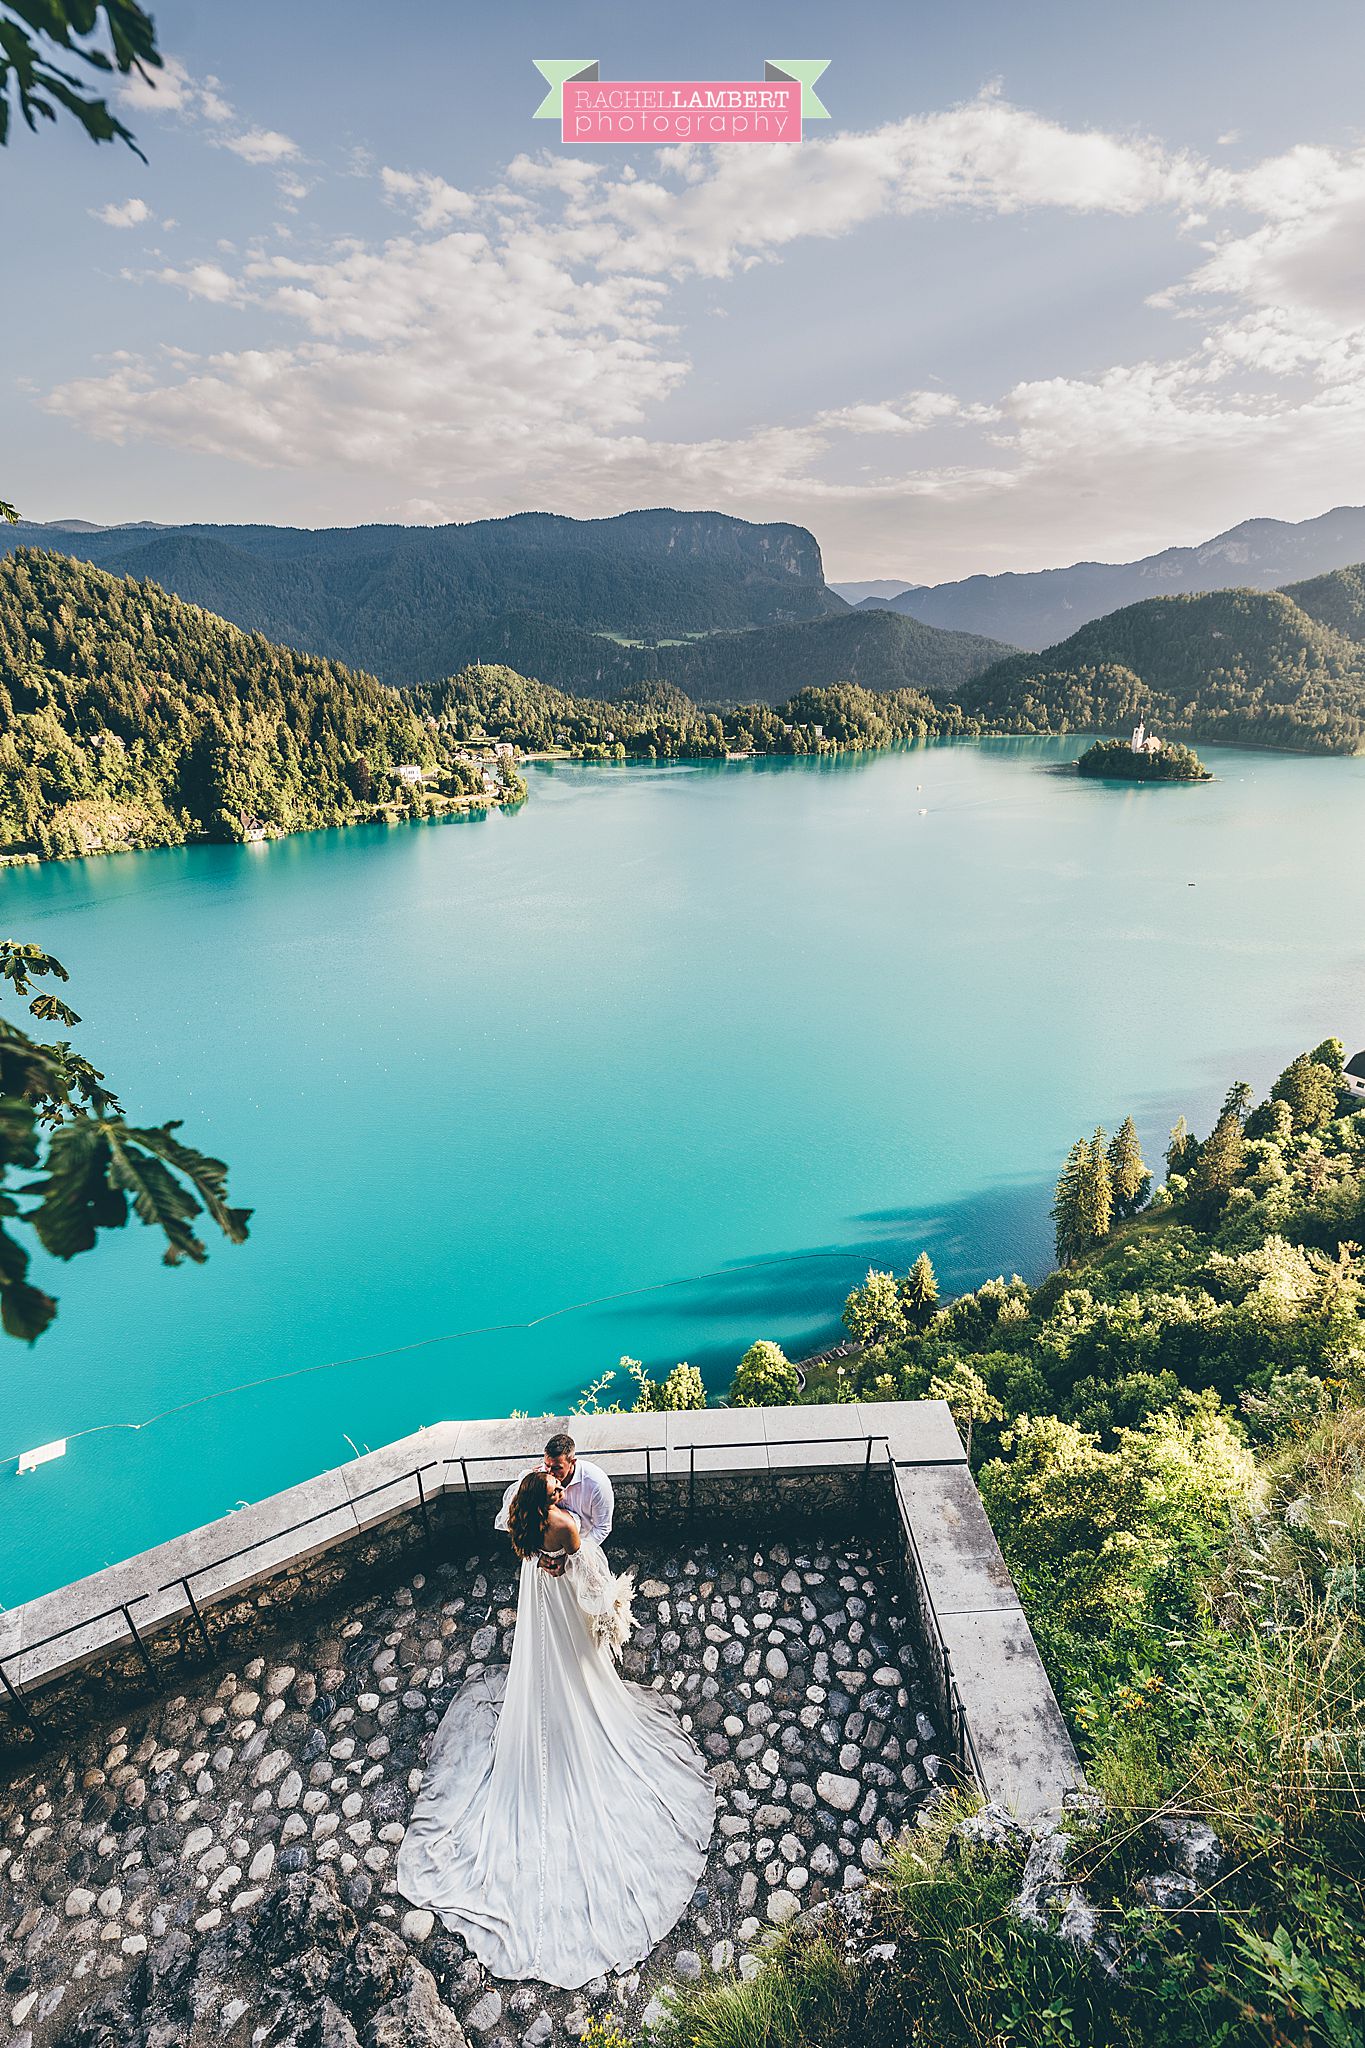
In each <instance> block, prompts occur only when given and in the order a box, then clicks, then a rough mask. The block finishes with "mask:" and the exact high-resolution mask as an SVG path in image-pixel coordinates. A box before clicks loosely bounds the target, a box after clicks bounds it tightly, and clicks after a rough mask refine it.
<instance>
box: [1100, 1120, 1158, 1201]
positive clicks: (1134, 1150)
mask: <svg viewBox="0 0 1365 2048" xmlns="http://www.w3.org/2000/svg"><path fill="white" fill-rule="evenodd" d="M1108 1159H1109V1174H1110V1179H1111V1182H1112V1186H1113V1192H1114V1213H1115V1215H1116V1216H1119V1217H1121V1218H1122V1217H1127V1216H1135V1215H1136V1214H1137V1212H1138V1210H1139V1209H1140V1208H1141V1207H1142V1205H1143V1203H1144V1202H1145V1201H1146V1199H1147V1197H1148V1195H1149V1194H1150V1193H1151V1188H1152V1176H1151V1174H1150V1173H1149V1172H1148V1170H1147V1162H1146V1160H1145V1159H1144V1158H1143V1156H1142V1148H1141V1146H1140V1145H1139V1144H1138V1134H1137V1130H1136V1127H1135V1126H1134V1123H1133V1119H1132V1118H1131V1117H1130V1116H1126V1117H1125V1118H1124V1119H1123V1122H1122V1123H1121V1124H1120V1125H1119V1127H1118V1129H1117V1131H1115V1133H1114V1135H1113V1137H1112V1138H1111V1139H1110V1141H1109V1153H1108Z"/></svg>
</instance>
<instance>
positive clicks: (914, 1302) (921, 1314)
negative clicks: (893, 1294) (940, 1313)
mask: <svg viewBox="0 0 1365 2048" xmlns="http://www.w3.org/2000/svg"><path fill="white" fill-rule="evenodd" d="M900 1297H901V1306H902V1307H903V1308H904V1310H905V1314H906V1317H907V1319H908V1321H910V1322H912V1323H927V1322H928V1320H929V1318H930V1317H931V1316H932V1315H933V1313H934V1310H935V1309H936V1308H937V1307H938V1275H937V1274H936V1273H935V1271H934V1264H933V1260H932V1259H931V1258H930V1257H929V1254H928V1252H921V1253H920V1255H919V1257H918V1258H917V1259H916V1260H915V1263H914V1265H913V1266H912V1267H911V1268H910V1271H909V1272H908V1273H907V1274H906V1276H905V1278H904V1279H903V1280H902V1281H901V1285H900Z"/></svg>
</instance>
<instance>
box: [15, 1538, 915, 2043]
mask: <svg viewBox="0 0 1365 2048" xmlns="http://www.w3.org/2000/svg"><path fill="white" fill-rule="evenodd" d="M675 1540H676V1539H675ZM613 1561H614V1562H615V1563H616V1564H617V1566H618V1567H620V1566H623V1565H624V1564H626V1563H627V1562H629V1563H631V1564H633V1565H634V1566H635V1568H636V1572H637V1578H638V1582H639V1597H638V1598H637V1601H636V1613H637V1616H638V1617H639V1620H640V1626H639V1628H638V1630H637V1633H636V1635H635V1638H634V1640H633V1641H632V1643H631V1644H630V1646H629V1647H628V1649H627V1652H626V1663H625V1669H626V1675H627V1676H628V1677H630V1678H632V1679H635V1680H637V1681H639V1682H642V1683H645V1684H650V1685H653V1686H656V1687H659V1688H661V1689H663V1690H664V1691H666V1692H668V1693H670V1694H672V1695H675V1696H676V1698H677V1700H678V1705H679V1711H680V1712H681V1714H682V1716H683V1719H684V1725H685V1726H688V1727H690V1728H691V1730H692V1732H693V1734H694V1736H695V1738H696V1740H697V1742H698V1743H699V1745H700V1746H701V1748H702V1750H703V1752H704V1754H705V1755H706V1758H707V1761H708V1764H709V1766H710V1770H711V1775H712V1777H713V1779H714V1781H715V1784H716V1786H717V1790H718V1792H719V1794H720V1801H719V1811H718V1824H717V1829H716V1834H715V1838H714V1841H713V1844H712V1851H711V1856H710V1859H709V1862H708V1866H707V1869H706V1871H705V1873H704V1875H703V1879H702V1882H701V1884H700V1885H699V1887H698V1889H697V1892H696V1894H695V1897H694V1899H693V1901H692V1904H691V1905H690V1907H689V1908H688V1910H687V1912H685V1913H684V1915H683V1918H682V1920H681V1921H680V1923H679V1925H678V1927H677V1928H676V1929H675V1930H674V1932H673V1934H672V1935H671V1936H670V1937H669V1938H668V1940H667V1941H666V1942H665V1943H663V1944H662V1945H661V1947H660V1948H659V1949H658V1950H656V1951H655V1953H654V1955H653V1956H651V1957H650V1958H649V1960H648V1961H647V1962H646V1963H645V1964H644V1965H643V1966H642V1968H641V1969H640V1970H638V1971H628V1972H625V1973H622V1974H621V1975H620V1976H617V1977H614V1978H612V1979H610V1980H608V1979H605V1978H601V1979H597V1980H595V1981H594V1982H593V1983H592V1984H590V1985H589V1986H588V1987H587V1989H586V1991H584V1992H579V1993H564V1992H560V1991H554V1990H550V1989H547V1988H546V1987H543V1986H534V1985H511V1984H505V1983H495V1982H493V1981H492V1980H491V1979H490V1978H489V1976H488V1974H487V1972H486V1971H485V1970H484V1969H483V1968H482V1966H481V1965H480V1964H479V1963H478V1962H477V1961H475V1960H474V1958H473V1957H471V1956H470V1955H469V1953H468V1951H467V1950H466V1949H465V1947H464V1944H463V1943H462V1942H461V1941H459V1940H458V1939H457V1938H456V1937H454V1936H452V1935H449V1934H447V1933H446V1932H445V1931H444V1929H442V1928H441V1927H440V1925H439V1923H436V1924H434V1923H433V1921H432V1917H431V1915H430V1914H429V1913H426V1912H417V1911H412V1910H410V1909H409V1908H408V1906H407V1905H406V1903H405V1902H404V1901H403V1899H402V1898H401V1897H400V1896H399V1894H398V1893H397V1891H396V1890H395V1887H394V1880H393V1867H394V1859H395V1856H396V1853H397V1848H398V1844H399V1842H400V1841H401V1840H402V1835H403V1828H404V1823H405V1821H406V1818H407V1814H408V1811H409V1808H410V1806H411V1803H412V1799H413V1797H414V1795H415V1793H416V1791H417V1788H418V1786H419V1785H420V1783H421V1776H422V1767H423V1763H424V1760H425V1756H426V1753H427V1749H428V1747H429V1745H430V1741H431V1736H432V1732H433V1731H434V1729H435V1728H436V1726H437V1723H438V1722H439V1720H440V1717H441V1714H442V1713H443V1711H444V1710H445V1708H446V1706H447V1705H448V1704H449V1702H450V1700H451V1698H452V1697H453V1695H454V1693H455V1692H456V1690H457V1689H458V1687H459V1685H460V1684H461V1682H462V1681H463V1680H464V1679H465V1678H467V1677H469V1676H470V1675H472V1674H473V1673H474V1672H476V1671H477V1670H478V1669H479V1668H480V1667H481V1666H482V1665H484V1664H486V1663H491V1662H495V1661H497V1660H500V1659H505V1658H506V1657H507V1656H508V1655H509V1653H510V1649H511V1640H512V1627H513V1623H514V1620H515V1608H514V1600H515V1590H514V1579H513V1571H512V1560H511V1559H510V1557H509V1556H508V1554H507V1553H506V1552H499V1553H498V1554H497V1555H496V1556H494V1557H491V1558H490V1557H489V1556H488V1555H486V1554H485V1555H484V1556H482V1557H478V1556H475V1557H461V1558H459V1559H457V1560H455V1561H453V1562H445V1563H441V1564H439V1565H436V1566H435V1567H434V1568H433V1567H431V1566H427V1567H426V1568H424V1569H417V1568H415V1567H414V1565H413V1564H412V1562H411V1560H410V1561H409V1563H408V1567H407V1569H406V1571H404V1570H403V1569H402V1568H400V1567H395V1568H394V1571H393V1573H392V1574H391V1576H390V1577H389V1579H388V1582H387V1583H384V1582H382V1581H381V1582H379V1583H378V1584H375V1583H370V1584H369V1585H367V1586H366V1587H365V1589H364V1590H363V1591H361V1592H359V1593H358V1594H357V1595H356V1597H355V1598H354V1601H353V1603H352V1604H351V1605H350V1606H349V1607H346V1606H342V1605H335V1606H333V1607H332V1608H331V1609H330V1610H329V1611H326V1612H319V1611H318V1610H313V1611H312V1612H311V1613H308V1614H306V1615H300V1616H298V1617H297V1625H298V1628H299V1631H300V1632H299V1633H298V1635H296V1636H291V1635H289V1634H287V1633H278V1632H277V1633H276V1635H275V1636H274V1638H273V1639H272V1640H271V1641H270V1643H269V1646H268V1648H267V1647H265V1646H264V1645H262V1653H261V1654H258V1655H251V1656H246V1657H242V1658H241V1660H240V1661H239V1662H237V1663H235V1664H233V1665H232V1666H231V1667H228V1666H227V1665H225V1664H218V1665H215V1666H211V1667H210V1666H205V1667H204V1668H203V1669H202V1670H201V1671H198V1672H195V1673H193V1674H189V1673H186V1674H184V1677H183V1678H182V1681H181V1682H182V1683H184V1685H185V1689H184V1690H183V1691H180V1692H177V1693H175V1694H173V1695H170V1694H168V1695H167V1696H165V1697H163V1698H161V1699H158V1700H154V1701H152V1702H151V1703H149V1704H148V1705H146V1706H144V1707H142V1708H140V1709H139V1710H138V1711H136V1712H135V1713H129V1714H127V1715H126V1716H125V1718H123V1719H122V1720H118V1721H115V1720H112V1719H111V1720H110V1721H109V1722H108V1723H107V1724H106V1725H104V1726H92V1727H90V1729H89V1731H88V1733H87V1734H86V1735H84V1737H83V1738H82V1739H81V1740H80V1741H78V1742H76V1743H68V1744H67V1745H65V1746H64V1747H60V1748H56V1749H48V1750H44V1751H40V1752H37V1753H36V1754H35V1756H34V1759H33V1762H32V1764H31V1765H29V1766H27V1767H26V1766H25V1764H24V1762H23V1761H22V1760H21V1761H20V1762H19V1763H18V1764H17V1765H16V1766H15V1767H14V1772H13V1774H12V1775H11V1776H10V1777H9V1778H8V1781H7V1782H6V1783H5V1784H4V1785H3V1787H0V1986H2V1987H3V1989H2V1990H0V2033H2V2032H3V2023H4V2022H8V2023H9V2028H10V2034H9V2039H10V2041H11V2043H12V2048H57V2044H61V2048H182V2044H184V2043H190V2044H198V2043H201V2042H202V2043H205V2044H207V2043H215V2044H219V2043H221V2044H226V2048H247V2044H248V2043H254V2044H255V2048H264V2044H266V2043H269V2044H270V2048H276V2044H279V2048H353V2044H355V2048H426V2044H431V2048H460V2044H461V2043H462V2042H466V2041H467V2042H468V2043H469V2044H470V2048H509V2044H514V2043H525V2044H528V2048H546V2044H549V2043H552V2042H567V2041H570V2040H573V2039H576V2038H577V2037H578V2036H579V2035H580V2034H581V2033H582V2032H583V2031H584V2029H585V2027H586V2024H587V2019H588V2017H589V2016H590V2015H591V2014H592V2013H594V2012H597V2013H599V2014H601V2013H605V2012H608V2011H610V2012H613V2013H615V2014H616V2015H617V2016H618V2018H620V2019H623V2020H625V2021H628V2022H629V2021H636V2020H638V2019H639V2018H640V2016H641V2014H642V2012H643V2013H647V2012H648V2011H649V2008H650V2002H651V2001H652V2000H653V1999H654V1998H655V1997H656V1995H657V1993H658V1990H659V1988H660V1987H661V1986H662V1985H663V1984H665V1983H667V1981H668V1980H669V1978H670V1977H671V1976H676V1977H681V1978H693V1979H695V1978H697V1977H698V1976H700V1975H702V1974H703V1973H704V1972H706V1971H709V1970H712V1969H716V1970H731V1969H738V1970H739V1971H741V1972H743V1973H745V1974H748V1973H751V1972H752V1971H753V1970H754V1969H755V1968H756V1967H757V1963H756V1953H757V1949H758V1947H759V1946H760V1944H761V1942H762V1939H763V1938H764V1935H765V1933H766V1932H767V1931H768V1930H769V1929H771V1928H773V1927H777V1926H781V1925H783V1924H784V1923H786V1922H787V1921H789V1920H791V1919H793V1918H794V1917H795V1916H797V1915H798V1914H799V1913H801V1912H803V1911H805V1910H807V1909H809V1908H810V1907H812V1906H813V1905H815V1904H817V1903H818V1902H819V1901H820V1900H821V1899H823V1898H827V1897H829V1896H830V1895H831V1894H836V1893H841V1892H844V1891H848V1890H853V1889H857V1888H858V1887H860V1886H861V1885H863V1884H864V1883H865V1882H866V1877H867V1873H868V1872H869V1871H870V1870H873V1869H875V1868H876V1866H877V1864H878V1863H879V1861H880V1859H881V1855H882V1850H883V1847H884V1845H885V1843H886V1842H887V1841H889V1840H890V1839H891V1838H892V1837H893V1836H894V1835H895V1834H896V1833H898V1832H899V1831H900V1830H901V1829H902V1828H903V1827H905V1826H906V1825H907V1824H908V1823H909V1822H910V1821H912V1820H913V1817H914V1813H915V1810H916V1808H917V1806H918V1804H919V1802H920V1800H921V1799H922V1798H923V1796H924V1794H925V1793H926V1791H927V1789H928V1786H929V1784H930V1783H932V1781H933V1780H934V1779H935V1778H936V1777H937V1776H938V1773H939V1770H940V1763H939V1759H938V1757H937V1755H936V1754H935V1743H936V1740H937V1733H936V1730H935V1728H934V1726H933V1724H932V1722H931V1721H930V1719H929V1718H928V1715H927V1713H926V1708H925V1704H924V1702H923V1700H922V1699H921V1698H920V1697H919V1694H918V1692H917V1649H916V1643H915V1639H914V1626H913V1622H912V1620H911V1618H910V1615H909V1611H908V1608H907V1605H906V1603H905V1599H904V1594H903V1590H902V1580H901V1574H900V1568H899V1564H898V1563H897V1561H896V1560H895V1559H894V1558H893V1557H892V1556H891V1555H890V1554H889V1553H888V1554H883V1553H882V1552H880V1551H879V1550H878V1549H877V1547H876V1546H875V1544H872V1543H867V1542H835V1541H831V1542H830V1543H829V1544H828V1545H822V1544H820V1543H819V1542H809V1543H807V1544H806V1545H804V1546H802V1545H799V1544H798V1545H794V1546H792V1547H791V1548H787V1547H784V1546H783V1545H781V1544H772V1545H764V1544H761V1543H754V1544H745V1543H740V1542H737V1541H730V1540H724V1541H712V1542H710V1543H701V1544H699V1545H697V1546H695V1547H694V1548H693V1549H692V1550H691V1551H690V1552H684V1551H681V1550H678V1549H673V1550H669V1549H667V1548H664V1547H661V1546H659V1545H658V1544H657V1543H653V1542H650V1541H648V1540H647V1541H645V1542H636V1541H633V1540H630V1541H628V1540H626V1539H624V1538H622V1539H620V1540H619V1541H618V1542H617V1543H616V1544H615V1545H613ZM656 2009H657V2008H656Z"/></svg>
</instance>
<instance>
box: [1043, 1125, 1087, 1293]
mask: <svg viewBox="0 0 1365 2048" xmlns="http://www.w3.org/2000/svg"><path fill="white" fill-rule="evenodd" d="M1089 1150H1090V1148H1089V1147H1088V1145H1087V1144H1086V1142H1085V1139H1084V1138H1078V1139H1077V1140H1076V1142H1075V1144H1074V1145H1073V1146H1072V1148H1071V1150H1070V1151H1069V1152H1068V1153H1067V1155H1066V1164H1065V1165H1064V1166H1063V1168H1062V1171H1061V1174H1060V1175H1059V1177H1058V1180H1057V1191H1056V1194H1055V1195H1054V1196H1053V1200H1052V1221H1053V1223H1054V1225H1055V1226H1056V1228H1055V1233H1054V1236H1055V1242H1056V1246H1057V1263H1058V1265H1059V1266H1069V1265H1070V1264H1071V1261H1072V1260H1073V1259H1078V1258H1079V1257H1080V1255H1081V1253H1082V1252H1083V1251H1084V1250H1085V1248H1086V1243H1085V1231H1084V1226H1083V1224H1082V1220H1081V1218H1082V1211H1083V1207H1084V1186H1085V1177H1086V1172H1087V1170H1088V1162H1089Z"/></svg>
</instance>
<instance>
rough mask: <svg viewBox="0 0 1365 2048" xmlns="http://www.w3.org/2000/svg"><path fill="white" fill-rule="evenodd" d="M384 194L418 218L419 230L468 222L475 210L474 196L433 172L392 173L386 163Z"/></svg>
mask: <svg viewBox="0 0 1365 2048" xmlns="http://www.w3.org/2000/svg"><path fill="white" fill-rule="evenodd" d="M379 178H380V183H381V184H382V185H383V187H384V195H385V197H386V198H387V199H389V200H391V201H393V202H394V204H396V205H400V204H401V205H406V206H408V207H409V208H410V209H411V210H412V212H413V213H414V214H415V215H416V218H417V225H418V227H419V228H439V227H443V226H444V225H445V223H446V222H447V221H448V220H467V219H468V218H469V216H470V215H471V214H472V213H473V212H474V211H475V208H476V204H477V202H476V201H475V199H474V197H473V195H472V194H471V193H468V192H462V191H460V189H459V187H458V186H456V185H448V184H447V183H446V181H445V179H444V178H437V177H434V176H433V175H432V174H431V173H430V172H429V171H423V172H420V173H416V174H414V173H413V172H412V171H395V170H391V169H390V168H389V166H388V165H387V164H386V165H385V166H384V168H383V170H382V171H381V172H380V173H379Z"/></svg>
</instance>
